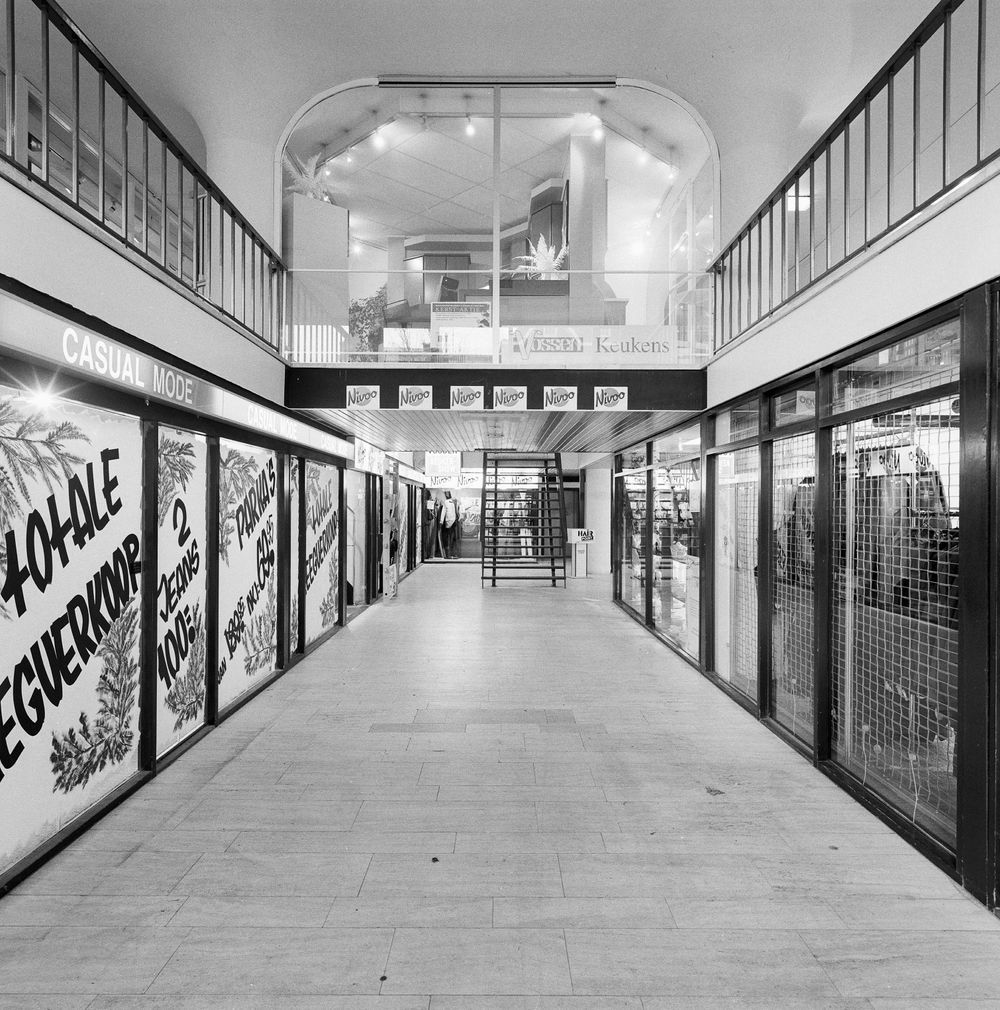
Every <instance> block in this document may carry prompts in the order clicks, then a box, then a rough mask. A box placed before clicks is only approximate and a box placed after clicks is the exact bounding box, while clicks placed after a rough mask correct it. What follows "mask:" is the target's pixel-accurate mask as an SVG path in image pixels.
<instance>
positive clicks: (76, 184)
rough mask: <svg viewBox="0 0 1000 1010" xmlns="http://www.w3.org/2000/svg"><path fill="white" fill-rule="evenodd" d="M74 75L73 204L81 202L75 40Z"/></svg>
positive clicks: (78, 104)
mask: <svg viewBox="0 0 1000 1010" xmlns="http://www.w3.org/2000/svg"><path fill="white" fill-rule="evenodd" d="M72 47H73V55H72V74H73V82H72V89H73V109H72V112H73V136H72V141H71V143H72V151H71V153H70V160H71V164H70V196H71V197H72V200H73V203H74V204H78V203H79V202H80V47H79V45H77V42H76V40H75V39H74V40H73V43H72Z"/></svg>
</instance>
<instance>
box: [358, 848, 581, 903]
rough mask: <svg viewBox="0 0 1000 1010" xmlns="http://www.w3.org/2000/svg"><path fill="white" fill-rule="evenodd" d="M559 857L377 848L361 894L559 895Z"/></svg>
mask: <svg viewBox="0 0 1000 1010" xmlns="http://www.w3.org/2000/svg"><path fill="white" fill-rule="evenodd" d="M562 893H563V887H562V880H561V878H560V875H559V861H558V859H557V857H556V856H555V854H553V853H446V854H442V855H441V856H440V857H438V858H437V861H433V859H432V857H428V856H426V855H421V856H413V855H402V854H400V855H395V854H383V853H377V854H376V855H374V856H373V857H372V861H371V866H370V867H369V869H368V873H367V874H366V876H365V880H364V884H363V886H362V888H361V897H373V896H386V895H407V894H412V895H432V896H436V895H448V896H457V897H483V896H490V897H492V896H494V895H515V894H516V895H559V896H561V895H562Z"/></svg>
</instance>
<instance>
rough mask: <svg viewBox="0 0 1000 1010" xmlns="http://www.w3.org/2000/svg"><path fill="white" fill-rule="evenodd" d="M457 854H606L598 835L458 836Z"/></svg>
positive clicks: (523, 833) (499, 833) (504, 833)
mask: <svg viewBox="0 0 1000 1010" xmlns="http://www.w3.org/2000/svg"><path fill="white" fill-rule="evenodd" d="M455 851H456V852H604V851H605V846H604V836H603V835H602V834H601V833H600V832H599V831H493V832H488V831H481V832H466V831H462V832H459V833H458V834H457V835H456V837H455Z"/></svg>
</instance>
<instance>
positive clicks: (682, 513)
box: [653, 426, 702, 659]
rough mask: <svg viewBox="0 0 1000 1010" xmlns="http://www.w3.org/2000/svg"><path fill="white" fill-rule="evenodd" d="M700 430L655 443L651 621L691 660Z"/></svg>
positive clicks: (695, 625)
mask: <svg viewBox="0 0 1000 1010" xmlns="http://www.w3.org/2000/svg"><path fill="white" fill-rule="evenodd" d="M700 449H701V433H700V429H699V428H698V427H697V426H692V427H690V428H685V429H683V430H682V431H680V432H676V433H674V434H671V435H668V436H666V437H664V438H662V439H659V440H658V441H656V442H654V443H653V461H654V464H655V469H654V471H653V474H654V484H653V509H654V514H653V524H654V525H653V555H654V557H653V560H654V565H655V571H656V574H655V576H654V591H653V623H654V625H655V626H656V627H657V628H658V629H659V630H660V631H661V632H662V633H663V634H664V635H665V636H666V637H667V638H668V639H669V640H670V641H671V642H673V643H674V644H675V645H677V646H678V647H679V648H681V649H683V650H684V651H685V652H686V653H688V655H690V656H693V657H694V658H695V659H697V658H698V656H699V632H700V627H701V608H700V595H701V555H702V550H701V529H702V522H701V512H702V509H701V499H702V495H701V458H700V455H699V453H700Z"/></svg>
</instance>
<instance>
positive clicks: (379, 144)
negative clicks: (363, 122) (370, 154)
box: [372, 126, 385, 151]
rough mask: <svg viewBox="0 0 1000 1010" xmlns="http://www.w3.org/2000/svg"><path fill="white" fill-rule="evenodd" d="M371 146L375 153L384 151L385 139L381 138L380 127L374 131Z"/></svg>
mask: <svg viewBox="0 0 1000 1010" xmlns="http://www.w3.org/2000/svg"><path fill="white" fill-rule="evenodd" d="M372 144H373V145H374V147H375V150H376V151H384V150H385V137H383V136H382V127H381V126H380V127H379V128H378V129H377V130H376V131H375V134H374V136H373V137H372Z"/></svg>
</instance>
